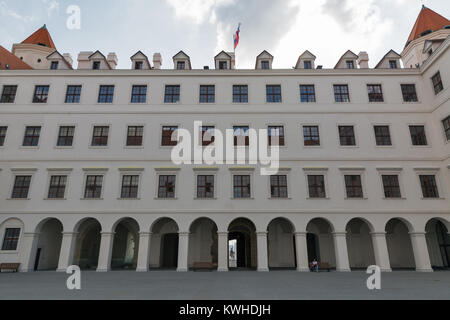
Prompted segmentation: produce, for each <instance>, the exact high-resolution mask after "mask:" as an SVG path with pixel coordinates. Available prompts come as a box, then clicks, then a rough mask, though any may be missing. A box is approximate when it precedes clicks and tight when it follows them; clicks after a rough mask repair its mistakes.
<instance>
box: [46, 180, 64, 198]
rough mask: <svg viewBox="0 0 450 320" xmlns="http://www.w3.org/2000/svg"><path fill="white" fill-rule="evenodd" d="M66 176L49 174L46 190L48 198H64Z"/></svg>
mask: <svg viewBox="0 0 450 320" xmlns="http://www.w3.org/2000/svg"><path fill="white" fill-rule="evenodd" d="M66 183H67V176H51V178H50V187H49V190H48V198H49V199H64V195H65V194H66Z"/></svg>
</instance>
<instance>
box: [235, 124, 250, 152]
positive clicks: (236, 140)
mask: <svg viewBox="0 0 450 320" xmlns="http://www.w3.org/2000/svg"><path fill="white" fill-rule="evenodd" d="M245 128H247V135H245V144H244V145H239V138H238V137H239V136H236V129H239V130H242V129H245ZM244 132H245V130H244ZM233 146H234V148H244V147H245V148H249V147H250V125H245V124H244V125H233Z"/></svg>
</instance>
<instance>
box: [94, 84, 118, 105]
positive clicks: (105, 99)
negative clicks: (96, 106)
mask: <svg viewBox="0 0 450 320" xmlns="http://www.w3.org/2000/svg"><path fill="white" fill-rule="evenodd" d="M113 99H114V86H100V90H99V93H98V103H112V102H113Z"/></svg>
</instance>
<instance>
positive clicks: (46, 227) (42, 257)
mask: <svg viewBox="0 0 450 320" xmlns="http://www.w3.org/2000/svg"><path fill="white" fill-rule="evenodd" d="M63 231H64V229H63V225H62V223H61V222H60V221H59V220H58V219H53V218H52V219H48V220H45V221H43V222H42V223H41V225H39V226H38V228H37V230H36V232H37V233H39V238H38V239H37V246H36V254H35V260H34V271H51V270H56V269H58V263H59V254H60V252H61V244H62V233H63Z"/></svg>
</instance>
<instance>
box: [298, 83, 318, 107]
mask: <svg viewBox="0 0 450 320" xmlns="http://www.w3.org/2000/svg"><path fill="white" fill-rule="evenodd" d="M308 87H309V88H310V87H312V89H313V92H312V93H310V92H307V93H306V97H308V99H307V100H308V101H303V100H302V99H303V96H304V95H305V94H303V93H302V88H308ZM299 94H300V99H299V101H300V103H317V94H316V86H315V85H314V84H300V85H299ZM311 96H312V98H313V100H314V101H313V100H310V97H311Z"/></svg>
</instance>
